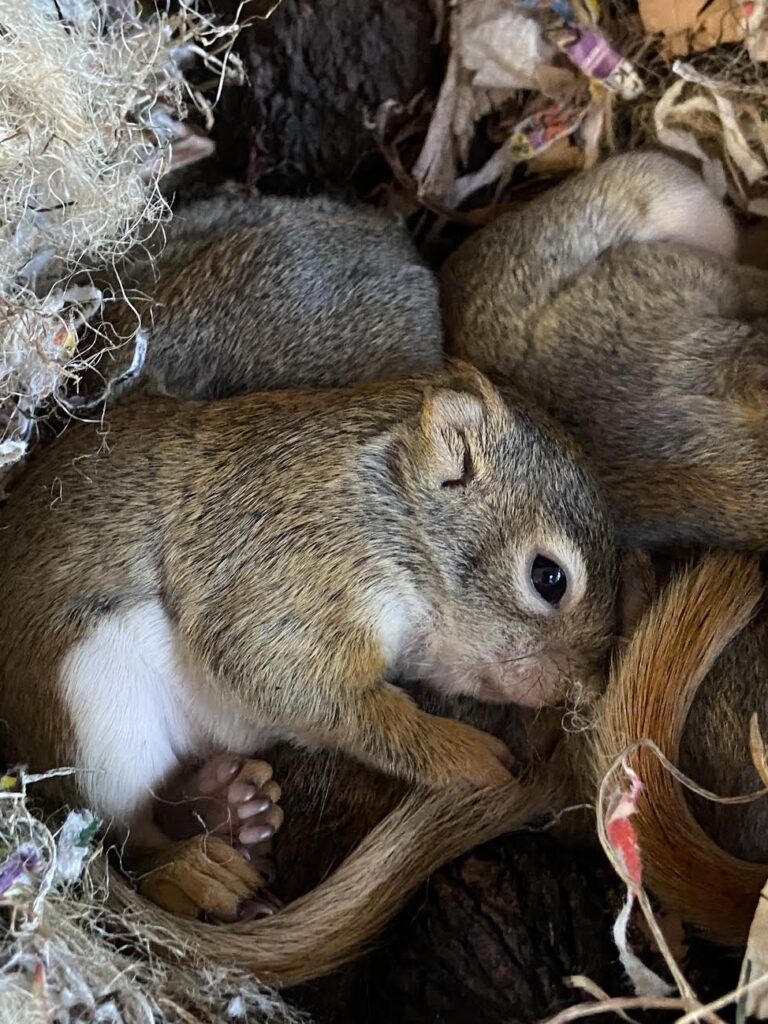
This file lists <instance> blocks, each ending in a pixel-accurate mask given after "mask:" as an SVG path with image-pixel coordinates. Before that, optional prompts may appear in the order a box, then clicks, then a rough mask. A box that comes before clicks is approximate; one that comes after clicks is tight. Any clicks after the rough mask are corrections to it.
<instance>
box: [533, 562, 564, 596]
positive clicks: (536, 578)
mask: <svg viewBox="0 0 768 1024" xmlns="http://www.w3.org/2000/svg"><path fill="white" fill-rule="evenodd" d="M531 583H533V587H534V590H535V591H536V593H537V594H538V595H539V596H540V597H543V598H544V600H545V601H546V602H547V604H552V605H557V604H559V603H560V602H561V601H562V599H563V595H564V594H565V591H566V590H567V588H568V579H567V577H566V575H565V572H564V571H563V570H562V569H561V568H560V566H559V565H558V564H557V562H553V561H552V559H551V558H546V557H545V556H544V555H536V557H535V558H534V560H533V565H532V566H531Z"/></svg>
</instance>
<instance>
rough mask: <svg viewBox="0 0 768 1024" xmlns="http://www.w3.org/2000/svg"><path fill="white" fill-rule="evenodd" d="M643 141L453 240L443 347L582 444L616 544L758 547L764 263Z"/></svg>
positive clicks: (680, 170) (764, 521)
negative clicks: (741, 259)
mask: <svg viewBox="0 0 768 1024" xmlns="http://www.w3.org/2000/svg"><path fill="white" fill-rule="evenodd" d="M736 247H737V234H736V230H735V227H734V224H733V222H732V219H731V217H730V215H729V214H728V212H727V211H726V210H725V208H724V207H723V205H722V204H721V203H720V202H719V201H718V200H717V199H715V198H714V197H713V196H712V195H711V194H710V192H709V191H708V189H707V188H706V187H705V185H704V183H703V182H702V181H701V180H700V178H699V177H698V176H697V175H696V174H695V173H694V172H693V171H690V170H688V169H687V168H686V167H685V166H683V165H681V164H679V163H678V162H677V161H675V160H674V159H672V158H671V157H668V156H664V155H662V154H658V153H640V154H632V155H626V156H618V157H615V158H612V159H610V160H607V161H606V162H605V163H604V164H602V165H600V166H598V167H596V168H594V169H593V170H589V171H585V172H584V173H582V174H579V175H576V176H574V177H573V178H570V179H568V180H567V181H565V182H564V183H563V184H562V185H560V186H559V187H557V188H554V189H552V190H551V191H549V192H547V193H546V194H545V195H543V196H541V197H540V198H538V199H536V200H534V201H532V202H531V203H530V204H529V205H528V206H526V207H525V208H524V209H523V210H521V211H520V212H513V213H506V214H503V215H501V216H500V217H499V218H498V219H497V220H495V221H494V222H493V223H492V224H490V225H489V226H488V227H485V228H483V229H482V230H481V231H479V232H478V233H477V234H475V235H473V236H472V237H470V238H469V239H468V240H467V241H466V242H464V243H463V244H462V245H461V246H460V247H459V248H458V250H457V251H456V252H455V253H454V254H453V255H452V256H450V257H449V258H448V259H447V260H446V262H445V264H444V266H443V268H442V271H441V285H442V302H443V307H444V311H445V319H446V329H447V332H448V335H449V348H450V349H451V350H452V351H453V352H454V353H456V354H458V355H460V356H461V357H462V358H466V359H468V360H470V361H471V362H472V363H474V364H475V365H477V366H478V367H479V368H480V369H482V370H485V371H486V372H489V373H491V375H495V374H497V375H500V376H501V377H502V378H506V379H509V380H511V381H513V382H514V384H515V386H516V387H517V388H518V389H519V390H520V391H522V392H523V393H524V394H525V395H526V396H527V397H529V398H530V399H531V400H532V401H535V402H537V403H538V404H539V405H541V406H542V407H544V408H546V409H547V410H548V411H549V412H550V413H551V414H552V415H553V416H554V417H555V418H556V419H557V420H559V421H560V422H561V423H562V424H563V425H564V426H565V427H566V428H567V429H568V430H569V431H570V432H571V433H572V435H573V436H574V437H575V438H576V440H577V441H578V442H579V443H580V444H581V445H582V447H583V449H584V450H585V452H586V453H587V455H588V457H589V458H590V460H591V461H592V463H593V465H594V467H595V470H596V473H597V476H598V479H599V481H600V482H601V484H602V486H603V490H604V492H605V494H606V496H607V498H608V500H609V503H610V505H611V507H612V510H613V511H614V512H615V515H616V519H617V528H618V539H619V542H620V543H621V544H623V545H626V546H628V547H646V546H656V545H672V544H684V545H690V544H701V545H712V546H738V547H750V548H764V547H765V546H766V543H767V542H768V491H766V489H765V488H764V487H761V486H759V485H758V486H756V483H759V481H760V480H761V479H762V476H761V474H762V466H763V465H764V463H765V462H766V458H768V431H766V416H767V415H768V402H767V401H766V390H765V386H766V382H767V381H768V273H766V272H764V271H760V270H756V269H754V268H749V267H745V266H739V265H737V264H736V263H735V262H734V256H735V254H736Z"/></svg>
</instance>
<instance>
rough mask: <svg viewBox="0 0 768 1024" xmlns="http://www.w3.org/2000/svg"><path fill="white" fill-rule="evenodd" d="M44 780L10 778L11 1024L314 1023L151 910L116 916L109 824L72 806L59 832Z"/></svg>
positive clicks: (2, 857)
mask: <svg viewBox="0 0 768 1024" xmlns="http://www.w3.org/2000/svg"><path fill="white" fill-rule="evenodd" d="M33 781H37V777H27V778H25V777H23V776H22V777H21V779H20V784H19V783H18V782H17V780H16V779H15V778H13V777H10V776H5V777H4V778H3V779H0V919H1V920H2V931H0V1024H75V1022H77V1024H203V1022H205V1024H209V1022H210V1024H213V1022H216V1024H218V1022H226V1021H232V1022H237V1021H247V1022H248V1024H258V1022H260V1021H264V1022H267V1021H268V1022H269V1024H309V1021H308V1018H307V1017H306V1016H304V1015H303V1014H301V1013H299V1012H298V1011H294V1010H292V1009H291V1008H290V1007H288V1006H287V1005H286V1004H285V1003H284V1002H283V1001H282V999H281V998H280V997H279V996H278V995H277V994H276V993H275V992H273V991H270V990H269V989H267V988H265V987H263V986H261V985H259V984H258V983H257V982H256V981H255V979H254V978H253V976H252V975H249V974H245V973H243V972H240V971H236V970H234V969H224V968H222V967H221V966H219V965H214V964H211V963H207V962H205V961H201V960H200V959H199V958H196V957H195V956H194V955H193V954H192V953H191V951H190V950H187V949H185V948H183V945H180V944H179V941H178V938H177V937H176V936H174V935H172V934H170V933H168V934H160V933H158V931H157V929H156V928H153V927H152V926H151V925H150V924H149V923H148V922H147V921H146V920H144V919H143V918H142V915H141V912H140V910H137V911H136V912H135V913H132V914H127V915H118V914H116V913H114V912H113V911H112V910H110V909H109V906H108V904H107V871H106V857H105V854H104V852H103V851H102V850H101V848H100V847H98V846H94V843H93V836H94V834H95V832H96V828H97V826H98V822H97V821H96V820H95V819H94V818H93V816H92V815H91V814H90V813H89V812H87V811H85V812H83V811H72V812H70V814H69V815H68V817H67V818H66V820H65V821H64V823H63V825H61V826H60V827H58V828H57V827H55V826H52V825H51V824H50V823H47V822H46V821H44V820H43V819H42V818H41V817H39V816H38V814H37V812H36V810H35V808H34V807H33V805H32V804H31V803H30V801H29V799H28V797H27V792H26V790H27V783H29V782H33ZM157 947H162V948H164V950H166V951H167V952H166V956H165V957H164V958H163V960H162V961H161V960H158V959H157V958H156V957H155V956H154V955H153V953H152V949H153V948H157ZM168 954H170V955H168ZM174 954H175V957H174Z"/></svg>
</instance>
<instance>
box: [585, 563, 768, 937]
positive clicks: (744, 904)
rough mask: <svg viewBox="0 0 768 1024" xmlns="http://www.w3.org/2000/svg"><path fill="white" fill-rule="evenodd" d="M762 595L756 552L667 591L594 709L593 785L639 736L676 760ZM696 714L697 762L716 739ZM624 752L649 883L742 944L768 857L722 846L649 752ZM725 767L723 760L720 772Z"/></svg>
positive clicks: (688, 916) (689, 575)
mask: <svg viewBox="0 0 768 1024" xmlns="http://www.w3.org/2000/svg"><path fill="white" fill-rule="evenodd" d="M761 594H762V580H761V577H760V572H759V568H758V564H757V560H756V559H753V558H749V557H748V556H743V555H735V554H725V553H722V554H712V555H707V556H705V557H704V558H703V559H702V561H701V562H700V563H699V564H698V565H697V566H695V567H694V568H690V569H688V570H687V571H685V572H681V573H680V574H679V575H678V576H677V578H675V579H674V580H673V582H672V583H671V584H670V585H669V586H668V587H667V588H666V589H665V590H664V592H663V593H662V594H661V596H660V598H659V599H658V600H657V601H656V603H654V604H653V605H652V607H651V608H650V609H649V611H648V612H647V613H646V615H645V617H644V618H643V620H642V622H641V623H640V626H639V628H638V629H637V631H636V632H635V634H634V635H633V637H632V639H631V641H630V643H629V645H628V646H627V648H626V649H625V651H624V652H623V654H622V655H621V657H620V658H618V659H617V661H616V664H615V665H614V667H613V670H612V672H611V676H610V680H609V683H608V687H607V689H606V692H605V695H604V697H603V698H602V701H601V704H600V707H599V708H598V712H597V717H596V724H595V728H594V731H593V733H592V736H591V750H592V755H591V756H592V758H593V770H594V779H595V782H596V784H597V785H599V784H600V782H601V781H602V778H603V775H604V773H605V772H606V771H607V770H608V768H609V767H611V765H612V764H613V762H614V761H615V759H616V758H617V757H618V756H619V755H620V754H622V752H623V751H625V750H626V749H627V748H628V747H629V746H631V745H632V744H633V743H635V742H636V741H637V740H641V739H650V740H653V741H654V742H655V743H656V744H657V745H658V746H659V747H660V749H661V750H662V752H663V753H664V754H665V755H666V756H667V757H668V758H669V759H670V760H671V761H673V762H676V761H677V760H678V756H679V750H680V742H681V737H682V734H683V730H684V728H685V726H686V720H687V718H688V714H689V711H690V709H691V707H692V705H693V702H694V698H695V697H696V693H697V690H698V689H699V687H700V686H701V684H702V682H703V681H704V680H705V679H706V678H707V676H708V674H709V673H712V675H713V676H716V675H717V662H718V659H719V658H720V657H721V655H722V653H723V652H724V651H725V650H726V648H727V645H728V644H729V643H732V644H738V643H739V642H740V637H739V633H740V631H742V630H744V629H745V627H747V624H748V623H749V621H750V618H751V616H752V615H753V614H754V611H755V608H756V606H757V603H758V601H759V600H760V597H761ZM734 638H735V639H734ZM714 681H715V680H714V679H713V682H714ZM752 692H753V694H754V692H755V691H754V690H753V691H752ZM695 719H696V716H695V718H694V722H693V723H692V727H691V736H692V743H693V744H701V750H700V751H699V760H700V761H702V760H704V759H707V760H709V759H711V757H712V755H713V750H712V746H711V745H710V744H709V743H708V742H707V733H706V731H704V730H703V729H702V722H701V716H698V721H696V720H695ZM706 721H708V730H710V731H714V730H716V729H718V728H719V727H720V724H719V721H718V720H715V719H713V718H712V717H711V716H709V717H708V719H706ZM743 740H744V744H743V747H742V748H741V749H740V750H739V749H729V750H728V751H727V752H726V755H725V756H726V760H727V761H730V762H733V761H734V760H735V761H736V762H738V763H741V764H743V763H744V762H745V761H746V760H747V759H748V745H747V737H746V735H745V736H744V738H743ZM628 760H629V762H630V763H631V764H632V765H633V766H634V768H635V769H636V771H637V772H638V774H639V776H640V778H641V780H642V782H643V786H644V789H643V793H642V795H641V797H640V800H639V803H638V811H637V814H636V816H635V817H634V818H633V821H634V823H635V827H636V829H637V832H638V837H639V842H640V848H641V851H642V856H643V867H644V875H645V878H646V880H647V882H648V884H649V886H650V888H651V889H652V890H653V891H654V892H655V893H656V894H657V895H658V896H659V897H660V898H661V899H662V901H663V903H664V904H665V905H666V906H667V907H669V908H671V909H674V910H677V911H679V912H680V914H681V915H682V916H683V918H684V919H685V920H687V921H689V922H691V923H692V924H693V925H695V926H696V927H697V928H699V929H700V930H701V931H702V932H704V933H705V934H706V935H707V936H708V937H709V938H712V939H714V940H716V941H719V942H723V943H733V944H736V943H742V942H744V941H745V939H746V935H747V932H748V929H749V925H750V923H751V920H752V916H753V914H754V910H755V906H756V903H757V899H758V897H759V893H760V890H761V889H762V887H763V885H764V884H765V879H766V877H768V865H760V864H752V863H748V862H746V861H744V860H739V859H737V858H736V857H733V856H732V855H730V854H728V853H726V852H725V851H723V850H722V849H721V848H720V847H719V846H717V845H716V844H715V843H714V842H713V841H712V840H711V839H710V838H709V837H708V836H707V835H706V833H705V832H704V831H703V829H702V828H701V826H700V825H699V824H698V823H697V821H696V819H695V818H694V816H693V814H692V812H691V810H690V807H689V804H688V802H687V800H686V798H685V795H684V792H683V790H682V789H681V787H680V786H679V784H678V783H677V782H676V781H675V780H674V779H673V777H672V776H671V775H670V774H669V772H668V771H667V770H666V768H664V767H663V765H662V764H661V763H660V762H659V760H658V759H657V758H656V757H655V756H654V755H653V753H652V752H650V751H649V750H647V749H643V748H641V749H638V750H635V751H634V752H633V753H632V754H631V755H630V756H629V758H628ZM728 770H729V769H728V765H727V764H726V766H724V767H723V768H718V769H716V775H718V776H722V774H723V771H725V772H727V771H728ZM616 783H617V784H620V783H621V776H620V774H619V773H617V774H616Z"/></svg>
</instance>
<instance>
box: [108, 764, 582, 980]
mask: <svg viewBox="0 0 768 1024" xmlns="http://www.w3.org/2000/svg"><path fill="white" fill-rule="evenodd" d="M557 776H558V770H557V769H556V768H554V767H551V768H549V767H545V768H544V769H542V770H541V771H540V772H539V774H538V776H537V778H536V780H535V781H534V782H531V783H530V784H521V783H510V784H509V785H507V786H503V787H497V788H494V789H489V790H485V791H482V792H475V793H473V794H468V795H466V796H457V794H456V793H455V792H452V793H445V794H439V795H435V794H418V793H417V794H413V795H411V796H409V797H408V798H407V799H406V800H405V801H404V802H403V803H402V804H401V805H400V806H399V807H398V808H397V809H396V810H394V811H393V812H392V813H391V814H389V815H388V816H387V817H386V818H385V819H384V821H382V822H381V823H380V824H379V825H378V826H377V827H376V828H375V829H373V831H372V832H371V833H370V835H369V836H368V837H367V838H366V839H365V840H364V841H363V842H362V843H361V844H360V846H359V847H358V848H357V849H356V850H355V851H354V852H353V853H352V854H350V856H349V857H348V858H347V860H346V861H344V863H343V864H342V865H341V866H340V867H339V868H338V870H337V871H336V872H335V873H334V874H333V875H331V876H330V878H328V879H327V880H326V881H325V882H323V883H321V884H320V885H319V886H317V887H316V888H315V889H314V890H312V892H310V893H307V894H306V895H305V896H303V897H301V898H300V899H298V900H296V901H295V902H294V903H291V904H290V905H289V906H288V907H286V908H285V909H284V910H282V911H281V912H280V913H279V914H276V915H275V916H274V917H271V918H267V919H264V920H261V921H254V922H249V923H242V924H234V925H206V924H202V923H199V922H197V921H190V920H187V919H185V918H179V917H174V916H173V915H171V914H168V913H166V912H165V911H162V910H160V909H159V908H157V907H155V906H154V905H152V904H150V903H148V902H147V901H146V900H144V899H142V898H141V897H140V896H139V895H138V894H137V893H136V892H135V891H134V890H133V889H132V888H130V887H129V886H128V885H127V883H126V882H125V881H124V880H123V879H122V878H121V877H120V876H119V875H118V874H117V873H116V872H115V873H113V876H112V879H111V883H110V890H111V899H112V902H113V904H116V905H117V907H118V908H119V909H120V910H122V911H129V912H131V913H132V914H134V915H136V914H140V915H141V919H142V921H143V922H144V925H145V926H146V934H147V935H148V936H151V935H153V934H154V935H157V934H160V933H163V932H164V933H165V934H166V935H168V936H170V937H171V938H172V939H173V940H177V941H176V943H174V942H169V943H162V942H158V944H157V950H158V953H160V954H161V955H162V954H165V955H168V948H171V947H172V946H173V945H174V944H176V945H177V946H181V947H186V948H187V949H188V950H189V951H190V952H192V953H195V952H196V953H198V954H199V955H201V956H204V957H207V958H209V959H212V960H216V961H219V962H223V963H226V964H230V965H233V966H239V967H245V968H247V969H250V970H252V971H253V972H254V973H255V974H256V975H257V976H258V977H259V978H260V979H261V980H263V981H264V982H266V983H269V984H273V985H288V984H298V983H300V982H304V981H309V980H311V979H313V978H318V977H321V976H322V975H324V974H329V973H330V972H331V971H334V970H336V969H337V968H339V967H341V966H343V965H344V964H345V963H347V962H349V961H351V960H354V959H355V958H356V957H358V956H359V955H360V954H361V953H363V952H364V951H365V950H366V948H367V947H368V946H369V945H370V943H371V941H372V940H373V939H374V938H375V937H376V936H377V934H378V933H379V932H380V931H381V929H382V928H383V927H384V926H385V925H386V924H387V923H388V922H389V921H390V919H391V918H392V917H393V916H394V914H395V913H396V912H397V911H398V910H399V909H400V908H401V907H402V906H403V904H404V903H405V901H406V900H407V898H408V897H409V896H410V895H411V894H412V893H413V891H414V890H415V889H416V888H417V887H418V886H419V885H420V884H421V882H423V881H424V880H425V879H426V878H427V877H428V876H429V875H430V874H431V873H432V872H433V871H434V870H436V869H437V868H438V867H440V866H441V865H442V864H444V863H446V862H447V861H449V860H451V859H452V858H454V857H457V856H458V855H459V854H461V853H464V852H466V851H467V850H469V849H471V848H472V847H474V846H476V845H478V844H479V843H482V842H485V841H487V840H489V839H492V838H494V837H496V836H498V835H500V834H502V833H503V832H506V831H509V830H511V829H513V828H515V827H517V826H520V825H522V824H525V823H526V822H528V821H529V820H530V819H531V818H533V817H535V816H536V815H537V814H540V813H542V812H545V811H547V810H549V809H551V808H552V807H554V806H557V804H558V800H559V799H562V797H558V796H557V794H558V790H559V789H562V787H561V786H560V785H559V780H558V777H557Z"/></svg>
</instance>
